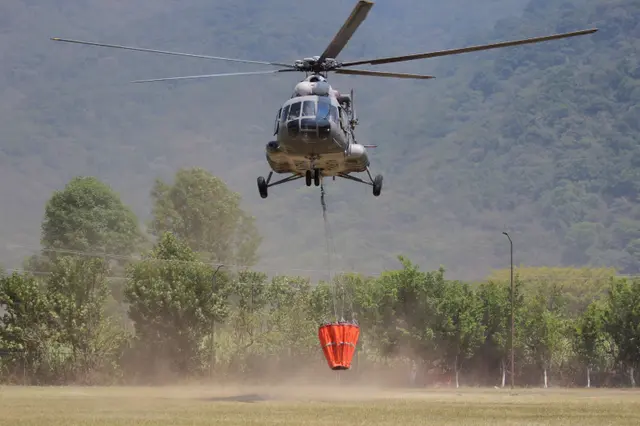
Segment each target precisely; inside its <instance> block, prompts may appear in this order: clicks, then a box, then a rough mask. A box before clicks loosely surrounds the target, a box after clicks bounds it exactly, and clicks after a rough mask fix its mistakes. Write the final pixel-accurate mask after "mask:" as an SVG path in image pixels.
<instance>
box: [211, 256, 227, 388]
mask: <svg viewBox="0 0 640 426" xmlns="http://www.w3.org/2000/svg"><path fill="white" fill-rule="evenodd" d="M223 266H224V265H218V267H217V268H216V270H215V272H214V273H213V277H212V280H213V282H212V283H211V294H210V295H209V300H211V298H212V297H213V294H214V292H215V291H216V275H217V274H218V271H219V270H220V268H222V267H223ZM215 326H216V320H215V313H214V314H213V315H211V339H210V340H209V341H210V343H209V344H210V346H211V347H210V348H209V353H210V357H211V359H210V360H209V379H211V378H213V364H214V363H215V361H216V353H215V347H214V336H215V330H216V329H215Z"/></svg>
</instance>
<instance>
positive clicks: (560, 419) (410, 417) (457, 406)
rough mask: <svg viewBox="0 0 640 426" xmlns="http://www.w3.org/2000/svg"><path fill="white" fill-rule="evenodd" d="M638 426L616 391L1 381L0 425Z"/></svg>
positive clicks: (629, 400)
mask: <svg viewBox="0 0 640 426" xmlns="http://www.w3.org/2000/svg"><path fill="white" fill-rule="evenodd" d="M136 424H141V425H142V424H144V425H172V426H177V425H220V426H223V425H394V426H404V425H407V426H410V425H581V426H589V425H594V426H596V425H597V426H604V425H639V424H640V393H638V392H634V391H630V390H629V391H625V390H597V389H593V390H586V389H578V390H559V389H548V390H544V389H534V390H532V389H529V390H520V389H519V390H517V391H515V392H514V393H513V394H512V393H511V391H510V390H497V389H482V390H480V389H460V390H455V389H446V390H406V391H399V390H379V389H375V388H348V387H343V388H319V387H307V386H299V387H293V386H291V387H288V388H284V387H268V388H259V387H231V386H230V387H220V388H212V387H203V386H200V387H159V388H134V387H131V388H120V387H113V388H106V387H95V388H94V387H86V388H85V387H60V388H57V387H46V388H45V387H43V388H35V387H34V388H28V387H1V388H0V425H16V426H17V425H30V426H31V425H50V426H57V425H64V426H71V425H109V426H111V425H136Z"/></svg>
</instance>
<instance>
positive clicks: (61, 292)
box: [47, 256, 126, 382]
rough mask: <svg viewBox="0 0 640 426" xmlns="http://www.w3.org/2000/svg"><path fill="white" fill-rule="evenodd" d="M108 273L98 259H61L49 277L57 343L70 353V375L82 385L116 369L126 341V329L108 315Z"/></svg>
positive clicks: (57, 259)
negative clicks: (115, 365) (81, 382)
mask: <svg viewBox="0 0 640 426" xmlns="http://www.w3.org/2000/svg"><path fill="white" fill-rule="evenodd" d="M108 272H109V268H108V266H107V264H106V263H105V262H104V261H103V260H102V259H99V258H86V257H80V256H59V257H57V258H56V259H55V261H54V262H53V264H52V269H51V273H50V275H49V276H48V277H47V294H48V299H49V301H50V306H51V311H52V313H53V316H54V320H55V322H56V325H57V327H56V330H57V332H58V343H59V344H60V345H61V347H63V348H65V347H66V348H69V349H70V352H71V353H70V356H71V357H70V359H69V365H68V371H69V373H71V374H72V376H73V377H76V378H77V379H78V380H81V381H83V382H86V381H89V382H91V381H92V380H93V379H94V378H93V377H92V375H94V374H99V373H103V374H104V373H108V372H109V371H108V369H113V368H114V363H116V362H117V361H118V358H119V356H120V354H121V353H122V349H123V345H124V343H125V341H126V335H125V333H124V330H123V328H122V327H121V326H118V324H117V323H116V322H115V319H114V318H110V317H109V316H108V315H107V314H106V311H105V309H106V307H107V300H108V298H109V296H110V291H109V285H108V282H107V275H108Z"/></svg>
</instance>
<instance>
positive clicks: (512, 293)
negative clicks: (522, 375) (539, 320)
mask: <svg viewBox="0 0 640 426" xmlns="http://www.w3.org/2000/svg"><path fill="white" fill-rule="evenodd" d="M503 234H504V235H506V236H507V238H508V239H509V251H510V254H511V262H510V263H511V279H510V281H511V339H510V340H511V342H510V344H509V346H511V390H513V388H514V377H515V375H516V370H515V363H514V356H513V339H514V334H515V333H514V330H515V325H514V320H513V317H514V314H513V311H514V303H513V295H514V289H513V241H511V237H510V236H509V234H507V233H506V232H503Z"/></svg>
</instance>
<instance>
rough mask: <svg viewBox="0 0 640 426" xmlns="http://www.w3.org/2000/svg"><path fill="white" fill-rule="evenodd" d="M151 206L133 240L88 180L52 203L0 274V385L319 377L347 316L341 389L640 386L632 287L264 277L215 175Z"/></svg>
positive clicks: (155, 193)
mask: <svg viewBox="0 0 640 426" xmlns="http://www.w3.org/2000/svg"><path fill="white" fill-rule="evenodd" d="M151 197H152V199H153V210H152V220H151V221H150V223H149V224H148V226H146V227H145V228H146V229H144V230H143V227H142V225H141V224H140V223H139V221H138V219H137V218H136V217H135V215H134V214H133V213H132V211H131V210H130V209H129V208H128V207H127V206H126V205H124V204H123V203H122V201H121V200H120V198H119V196H118V194H116V193H115V192H114V191H113V190H112V189H111V188H109V187H108V186H107V185H105V184H104V183H102V182H100V181H99V180H97V179H95V178H91V177H78V178H75V179H73V180H71V181H70V182H69V183H68V184H67V186H66V187H65V188H64V189H63V190H61V191H58V192H56V193H54V194H53V195H52V197H51V198H50V200H49V201H48V203H47V205H46V207H45V213H44V218H43V221H42V239H41V242H42V250H41V253H39V254H38V255H36V256H32V257H30V258H28V259H25V263H24V268H23V269H24V270H22V271H13V272H11V273H8V272H5V273H3V274H2V275H1V276H0V304H1V305H2V309H3V312H2V311H0V314H1V315H0V377H1V379H2V380H3V381H4V382H8V383H11V382H17V383H28V384H65V383H85V384H86V383H91V384H112V383H123V384H127V383H128V384H135V383H158V382H167V381H175V380H198V379H203V380H205V379H206V380H216V381H219V380H225V379H233V380H238V379H263V380H275V379H280V380H286V379H287V378H291V377H297V376H301V377H315V378H316V379H321V380H329V379H331V377H332V374H333V373H332V372H331V371H330V370H329V369H328V366H327V365H326V362H325V360H324V358H323V355H322V350H321V348H320V346H319V341H318V337H317V330H318V326H320V325H321V324H323V323H324V322H327V321H336V320H343V319H344V320H349V321H356V322H357V323H358V324H359V326H360V328H361V334H360V340H359V342H358V348H357V351H356V356H355V359H354V363H353V367H352V370H351V371H349V372H346V373H342V377H343V379H342V380H346V381H353V382H357V381H363V382H371V381H382V382H384V383H386V384H396V385H402V386H406V385H415V386H431V385H442V384H443V383H444V384H448V385H451V386H458V385H459V386H505V385H506V384H507V383H508V382H509V379H510V378H511V374H512V373H513V374H515V375H514V379H515V381H516V384H517V385H518V386H544V387H547V386H635V383H636V381H637V380H638V374H637V368H638V364H639V362H640V350H639V349H640V346H639V344H638V342H640V328H639V327H638V324H639V323H640V279H632V278H628V277H622V276H618V275H617V274H616V271H615V270H613V269H607V268H523V267H518V268H516V274H515V277H514V278H515V279H514V292H513V295H512V294H511V286H510V279H509V271H508V270H506V271H496V272H495V273H494V274H492V275H491V276H489V277H487V278H486V279H484V280H482V281H480V282H462V281H458V280H451V279H447V278H446V277H445V269H444V268H440V269H439V270H436V271H426V272H425V271H421V270H419V268H417V266H416V265H414V264H413V263H412V262H411V261H410V260H409V259H406V258H404V257H402V256H400V257H399V259H398V260H399V263H400V267H399V268H398V269H396V270H387V271H384V272H382V273H381V274H380V275H379V276H367V275H364V274H358V273H350V274H340V275H337V276H335V277H333V279H332V280H331V281H330V282H325V281H320V282H318V283H312V282H311V281H310V280H309V279H308V278H306V277H301V276H275V277H269V276H267V275H266V274H264V273H262V272H258V271H256V270H254V268H252V265H254V264H255V262H256V261H257V258H258V257H257V250H258V248H259V245H260V242H261V238H260V236H259V234H258V232H257V229H256V227H255V224H254V218H253V217H252V216H250V215H249V214H247V213H246V212H245V211H243V209H242V208H241V206H240V201H241V200H240V197H239V196H238V194H235V193H234V192H232V191H231V190H230V189H229V188H228V187H227V186H226V185H225V184H224V182H222V181H221V180H220V179H218V178H216V177H215V176H212V175H211V174H210V173H208V172H206V171H204V170H202V169H198V168H192V169H183V170H180V171H178V173H177V174H176V176H175V180H174V182H173V183H171V184H168V183H165V182H162V181H157V182H156V184H155V185H154V187H153V188H152V191H151ZM136 252H142V255H141V256H139V257H136V256H134V254H135V253H136ZM512 297H513V308H514V310H513V317H514V325H515V327H514V339H513V342H512V341H511V315H512V312H511V307H512V304H511V300H512ZM512 343H513V349H514V358H515V367H516V368H515V371H514V372H512V371H511V370H510V355H511V353H510V349H511V346H512Z"/></svg>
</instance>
